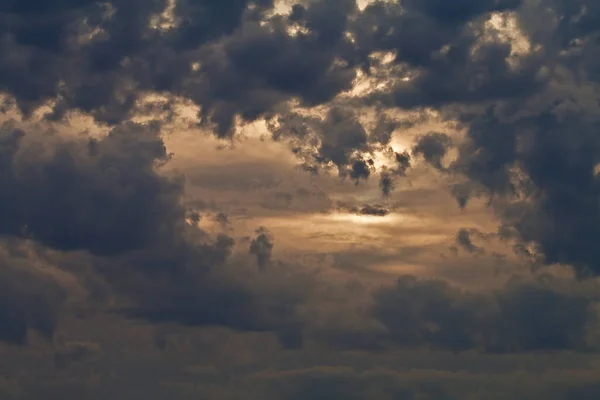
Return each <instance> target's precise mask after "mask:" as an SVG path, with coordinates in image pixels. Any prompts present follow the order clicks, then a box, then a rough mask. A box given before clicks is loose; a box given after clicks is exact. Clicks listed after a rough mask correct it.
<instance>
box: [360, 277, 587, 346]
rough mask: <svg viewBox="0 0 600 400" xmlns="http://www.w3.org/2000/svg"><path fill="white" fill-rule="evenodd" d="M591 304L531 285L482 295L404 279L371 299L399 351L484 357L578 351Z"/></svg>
mask: <svg viewBox="0 0 600 400" xmlns="http://www.w3.org/2000/svg"><path fill="white" fill-rule="evenodd" d="M590 305H591V301H590V300H589V299H587V298H585V297H584V296H582V295H578V294H571V293H564V292H561V291H559V290H556V289H553V288H551V287H544V286H543V285H540V284H537V283H531V284H527V283H509V284H508V285H507V286H506V287H505V288H504V289H502V290H500V291H497V292H494V293H487V294H476V293H469V292H464V291H461V290H460V289H457V288H454V287H452V286H450V285H449V284H448V283H446V282H444V281H441V280H419V279H417V278H415V277H411V276H405V277H402V278H400V279H399V280H398V282H397V283H396V285H395V286H393V287H390V288H384V289H382V290H381V291H380V292H378V293H376V295H375V305H374V307H373V310H372V313H373V316H374V317H375V318H377V319H378V320H379V321H381V323H382V324H383V325H384V326H385V327H386V328H387V329H388V331H389V334H390V339H391V340H392V341H394V342H396V343H397V344H398V345H400V346H406V347H414V346H430V347H434V348H441V349H449V350H467V349H476V348H479V349H483V350H485V351H490V352H522V351H535V350H561V349H583V348H584V347H585V346H586V332H587V329H589V328H590V327H592V326H593V324H594V319H593V317H592V314H591V310H590Z"/></svg>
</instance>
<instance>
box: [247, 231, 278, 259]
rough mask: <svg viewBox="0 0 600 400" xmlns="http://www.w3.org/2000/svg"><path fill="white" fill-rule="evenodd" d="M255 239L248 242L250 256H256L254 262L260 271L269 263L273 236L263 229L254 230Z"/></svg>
mask: <svg viewBox="0 0 600 400" xmlns="http://www.w3.org/2000/svg"><path fill="white" fill-rule="evenodd" d="M256 235H257V236H256V237H255V238H254V239H252V242H250V249H249V252H250V254H253V255H255V256H256V262H257V263H258V266H259V267H260V268H261V269H262V268H265V267H266V266H268V265H269V263H270V262H271V253H272V252H273V247H274V244H273V236H272V235H271V233H270V232H269V231H268V230H267V229H266V228H264V227H260V228H259V229H257V230H256Z"/></svg>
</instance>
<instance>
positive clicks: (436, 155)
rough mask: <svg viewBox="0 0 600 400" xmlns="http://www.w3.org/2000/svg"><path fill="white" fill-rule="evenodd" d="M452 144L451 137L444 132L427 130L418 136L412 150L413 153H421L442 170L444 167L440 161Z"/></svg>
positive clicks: (427, 160) (426, 159)
mask: <svg viewBox="0 0 600 400" xmlns="http://www.w3.org/2000/svg"><path fill="white" fill-rule="evenodd" d="M452 144H453V143H452V138H451V137H450V136H448V135H446V134H445V133H440V132H429V133H427V134H425V135H423V136H420V137H419V139H418V141H417V143H416V144H415V145H414V146H413V150H412V151H413V154H415V155H421V156H422V157H423V158H424V159H425V161H426V162H428V163H429V164H431V165H432V166H433V167H435V168H436V169H438V170H440V171H443V170H444V169H445V168H444V166H443V165H442V161H443V160H444V157H445V156H446V154H447V153H448V149H449V148H450V147H451V146H452Z"/></svg>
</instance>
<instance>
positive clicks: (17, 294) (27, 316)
mask: <svg viewBox="0 0 600 400" xmlns="http://www.w3.org/2000/svg"><path fill="white" fill-rule="evenodd" d="M18 262H19V261H18V260H2V261H1V264H2V268H1V269H0V287H1V289H2V290H1V291H0V341H2V342H6V343H10V344H15V345H25V344H27V341H28V337H29V331H34V332H37V333H38V334H40V335H41V336H42V337H43V338H45V339H46V340H48V341H52V336H53V335H54V331H55V329H56V326H57V324H58V320H59V315H60V311H61V307H62V305H63V302H64V300H65V293H64V291H63V290H62V289H61V288H60V287H59V286H58V285H57V284H56V283H55V282H54V281H53V280H52V279H50V278H47V277H46V278H45V277H43V276H40V275H39V274H36V273H33V272H31V273H30V272H28V271H27V270H26V269H19V268H14V264H15V263H18Z"/></svg>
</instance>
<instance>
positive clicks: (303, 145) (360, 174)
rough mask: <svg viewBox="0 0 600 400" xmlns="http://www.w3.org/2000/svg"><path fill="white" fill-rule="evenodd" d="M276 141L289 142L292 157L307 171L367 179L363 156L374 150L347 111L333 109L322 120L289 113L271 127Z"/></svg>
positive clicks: (353, 114)
mask: <svg viewBox="0 0 600 400" xmlns="http://www.w3.org/2000/svg"><path fill="white" fill-rule="evenodd" d="M271 130H272V132H273V138H274V139H275V140H282V139H287V140H289V141H291V143H292V146H293V151H294V153H295V154H296V155H297V156H298V157H300V159H301V160H303V162H304V164H305V165H307V166H308V167H309V168H310V169H312V170H315V171H318V170H320V169H331V168H333V167H335V168H337V170H338V172H339V174H340V176H344V177H345V176H349V177H351V178H352V179H355V180H358V179H361V178H368V177H369V175H370V171H371V164H370V163H369V162H368V160H364V159H363V158H362V154H363V153H366V152H369V151H371V150H372V149H373V146H372V143H371V142H370V135H369V133H368V132H367V130H366V129H365V127H364V126H363V124H362V123H361V122H360V121H359V119H358V115H357V114H356V112H355V111H354V110H353V109H352V108H349V107H344V106H334V107H332V108H330V109H329V110H328V112H327V115H326V116H325V117H324V118H319V117H317V116H307V115H301V114H300V113H296V112H289V113H287V114H284V115H280V116H279V117H278V118H277V120H276V121H275V122H273V124H272V126H271Z"/></svg>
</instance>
